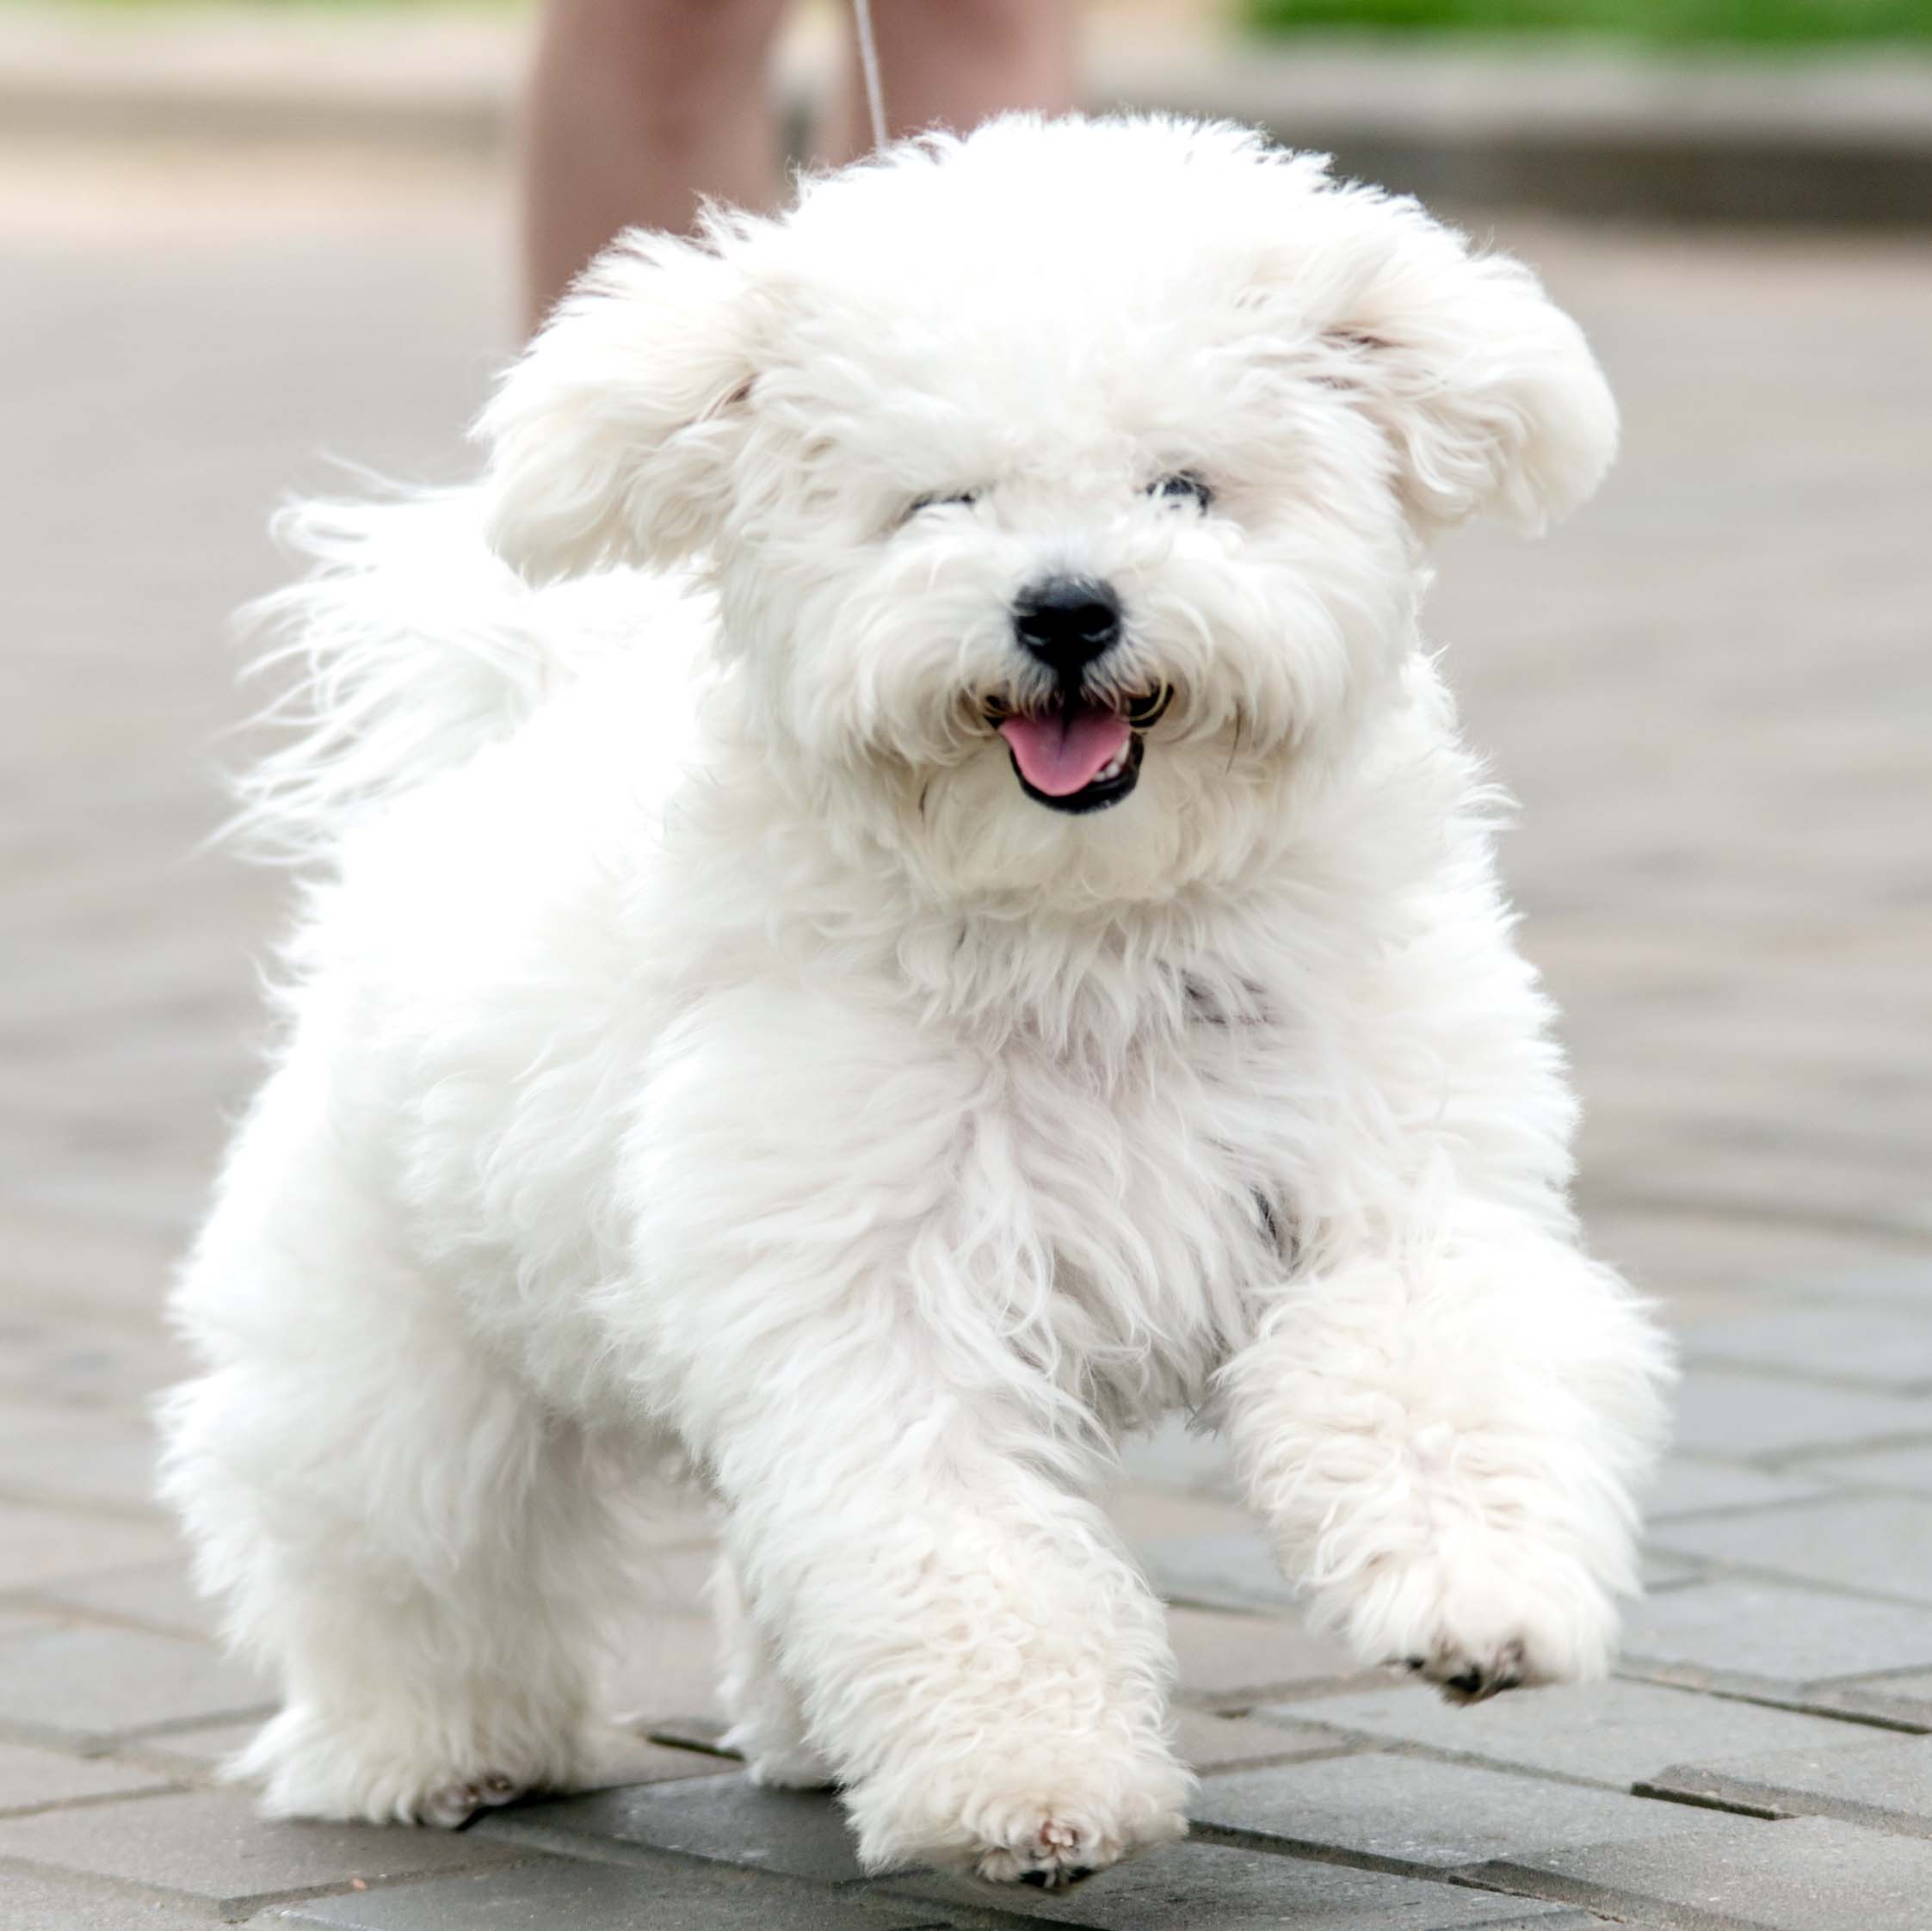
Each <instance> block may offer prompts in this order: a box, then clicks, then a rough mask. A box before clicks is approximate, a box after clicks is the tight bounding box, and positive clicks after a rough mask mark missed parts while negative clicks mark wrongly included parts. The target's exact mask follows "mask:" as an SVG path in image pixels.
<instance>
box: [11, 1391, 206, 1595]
mask: <svg viewBox="0 0 1932 1931" xmlns="http://www.w3.org/2000/svg"><path fill="white" fill-rule="evenodd" d="M5 1399H6V1396H5V1394H4V1392H3V1391H0V1402H3V1401H4V1400H5ZM174 1547H175V1533H174V1531H173V1530H172V1529H171V1528H170V1527H167V1526H166V1525H165V1524H164V1523H162V1522H159V1521H155V1522H143V1521H133V1520H131V1519H127V1518H120V1517H115V1516H112V1515H83V1514H82V1513H81V1512H80V1511H78V1510H77V1509H66V1508H47V1507H44V1506H42V1505H40V1504H38V1503H33V1504H30V1503H26V1502H5V1501H0V1591H4V1590H10V1589H47V1588H49V1587H52V1586H54V1585H57V1584H59V1582H63V1581H65V1580H66V1579H67V1578H69V1577H71V1576H83V1575H87V1574H90V1573H91V1572H92V1571H94V1570H102V1569H117V1568H122V1567H125V1566H126V1565H127V1564H130V1563H139V1562H151V1561H153V1560H155V1559H157V1558H159V1557H162V1556H164V1555H166V1554H168V1553H169V1552H170V1551H171V1550H172V1549H173V1548H174Z"/></svg>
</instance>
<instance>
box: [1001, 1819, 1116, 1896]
mask: <svg viewBox="0 0 1932 1931" xmlns="http://www.w3.org/2000/svg"><path fill="white" fill-rule="evenodd" d="M1118 1855H1119V1852H1118V1851H1114V1852H1112V1853H1108V1852H1107V1851H1105V1850H1104V1849H1102V1847H1100V1846H1099V1845H1098V1844H1096V1843H1093V1842H1089V1835H1088V1833H1087V1832H1085V1831H1083V1829H1080V1828H1079V1827H1078V1826H1077V1825H1076V1824H1071V1823H1064V1822H1062V1821H1061V1820H1059V1819H1058V1818H1055V1817H1046V1818H1044V1819H1042V1820H1041V1822H1040V1824H1039V1826H1038V1828H1037V1829H1034V1830H1033V1831H1031V1832H1030V1833H1028V1834H1025V1835H1021V1836H1019V1837H1018V1838H1017V1839H1016V1841H1015V1842H1012V1843H1007V1844H997V1845H995V1846H993V1847H992V1848H991V1849H988V1850H985V1851H983V1852H981V1854H980V1855H979V1859H978V1862H977V1863H976V1864H975V1865H974V1866H973V1869H974V1871H975V1872H977V1873H978V1875H979V1876H980V1877H982V1878H985V1879H988V1880H989V1881H991V1883H994V1884H1024V1885H1032V1886H1033V1887H1034V1889H1035V1890H1037V1891H1065V1890H1068V1889H1070V1888H1071V1886H1072V1885H1077V1884H1078V1883H1079V1882H1080V1881H1081V1879H1083V1878H1090V1877H1091V1876H1092V1875H1093V1874H1094V1872H1095V1871H1096V1869H1097V1868H1098V1867H1099V1866H1101V1865H1102V1864H1103V1863H1108V1864H1110V1863H1112V1862H1113V1861H1114V1858H1115V1857H1117V1856H1118Z"/></svg>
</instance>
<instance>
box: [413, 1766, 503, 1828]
mask: <svg viewBox="0 0 1932 1931" xmlns="http://www.w3.org/2000/svg"><path fill="white" fill-rule="evenodd" d="M522 1794H523V1788H522V1785H520V1784H518V1783H515V1782H514V1781H513V1780H511V1779H509V1777H505V1776H503V1775H501V1774H498V1773H497V1772H496V1771H488V1772H485V1774H484V1775H482V1776H480V1777H475V1778H471V1779H467V1780H463V1781H461V1782H456V1783H447V1784H439V1785H438V1786H436V1788H435V1789H434V1790H432V1791H428V1792H425V1793H424V1794H423V1797H422V1798H421V1799H420V1800H419V1801H418V1803H417V1805H416V1811H415V1821H416V1822H417V1823H427V1824H433V1825H434V1826H435V1828H436V1829H439V1830H460V1829H462V1828H463V1827H464V1825H466V1824H468V1823H474V1822H475V1821H476V1819H477V1818H478V1817H479V1816H481V1815H482V1813H483V1812H484V1811H493V1810H495V1809H496V1808H497V1805H501V1804H509V1803H514V1802H515V1799H516V1798H519V1797H521V1796H522Z"/></svg>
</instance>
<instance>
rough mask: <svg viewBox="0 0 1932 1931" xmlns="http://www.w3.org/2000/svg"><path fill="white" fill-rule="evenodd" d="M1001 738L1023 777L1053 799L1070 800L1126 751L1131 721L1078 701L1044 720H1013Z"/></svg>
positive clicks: (1003, 725)
mask: <svg viewBox="0 0 1932 1931" xmlns="http://www.w3.org/2000/svg"><path fill="white" fill-rule="evenodd" d="M999 734H1000V736H1001V737H1003V738H1004V739H1005V740H1006V741H1007V743H1009V744H1010V745H1011V746H1012V747H1013V762H1015V764H1017V765H1018V766H1019V767H1020V775H1021V776H1022V778H1024V779H1025V780H1027V782H1028V784H1029V785H1031V786H1032V787H1033V788H1034V790H1035V791H1039V792H1044V793H1046V795H1047V797H1049V798H1071V796H1072V795H1073V793H1075V792H1077V791H1084V790H1085V789H1086V788H1087V787H1088V786H1089V785H1090V784H1091V783H1092V782H1093V781H1094V780H1095V779H1096V777H1098V776H1099V775H1100V770H1101V767H1102V765H1104V764H1105V763H1106V762H1107V761H1108V759H1109V758H1110V757H1112V756H1114V753H1115V752H1117V751H1122V750H1126V743H1127V736H1128V725H1127V720H1126V719H1125V718H1123V717H1121V716H1120V714H1119V713H1117V712H1114V711H1103V710H1102V709H1101V708H1100V706H1098V705H1096V704H1082V703H1079V702H1075V703H1072V704H1068V705H1065V706H1062V707H1061V708H1060V709H1059V710H1058V711H1052V712H1049V713H1047V714H1046V716H1045V717H1039V718H1022V717H1012V718H1009V719H1006V720H1005V722H1004V723H1003V724H1002V725H1000V727H999Z"/></svg>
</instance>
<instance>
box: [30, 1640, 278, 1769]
mask: <svg viewBox="0 0 1932 1931" xmlns="http://www.w3.org/2000/svg"><path fill="white" fill-rule="evenodd" d="M270 1700H272V1692H271V1690H270V1688H269V1685H268V1684H267V1682H266V1681H264V1680H263V1679H262V1676H261V1675H259V1674H258V1673H257V1672H256V1671H255V1670H253V1669H250V1668H249V1667H248V1666H247V1665H246V1664H244V1663H238V1662H236V1661H235V1660H234V1659H233V1658H231V1657H229V1656H224V1655H223V1654H222V1653H221V1651H220V1650H215V1649H212V1648H210V1647H209V1646H208V1645H207V1644H204V1643H188V1642H182V1641H180V1640H178V1639H177V1638H173V1637H167V1636H151V1635H149V1634H147V1633H146V1632H144V1631H140V1630H127V1629H63V1630H54V1631H52V1632H48V1633H46V1634H44V1635H37V1636H16V1637H15V1638H13V1639H12V1640H11V1641H10V1642H7V1643H0V1719H4V1720H5V1721H7V1722H9V1723H12V1724H17V1725H21V1726H23V1727H25V1728H27V1729H28V1730H35V1731H39V1732H43V1733H45V1734H46V1735H48V1736H52V1737H60V1738H64V1739H68V1740H71V1741H76V1742H82V1743H101V1742H103V1741H105V1740H107V1739H109V1738H112V1737H117V1736H125V1735H127V1734H128V1733H130V1732H132V1731H135V1730H148V1729H151V1728H152V1727H153V1726H155V1725H156V1724H177V1723H178V1724H188V1723H190V1722H192V1721H193V1719H194V1718H197V1717H199V1718H202V1719H204V1721H206V1722H208V1723H212V1722H213V1721H214V1720H215V1719H216V1718H219V1717H225V1716H231V1715H233V1714H236V1713H238V1712H243V1711H247V1710H253V1709H260V1708H262V1707H264V1706H266V1705H267V1704H268V1703H269V1701H270Z"/></svg>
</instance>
